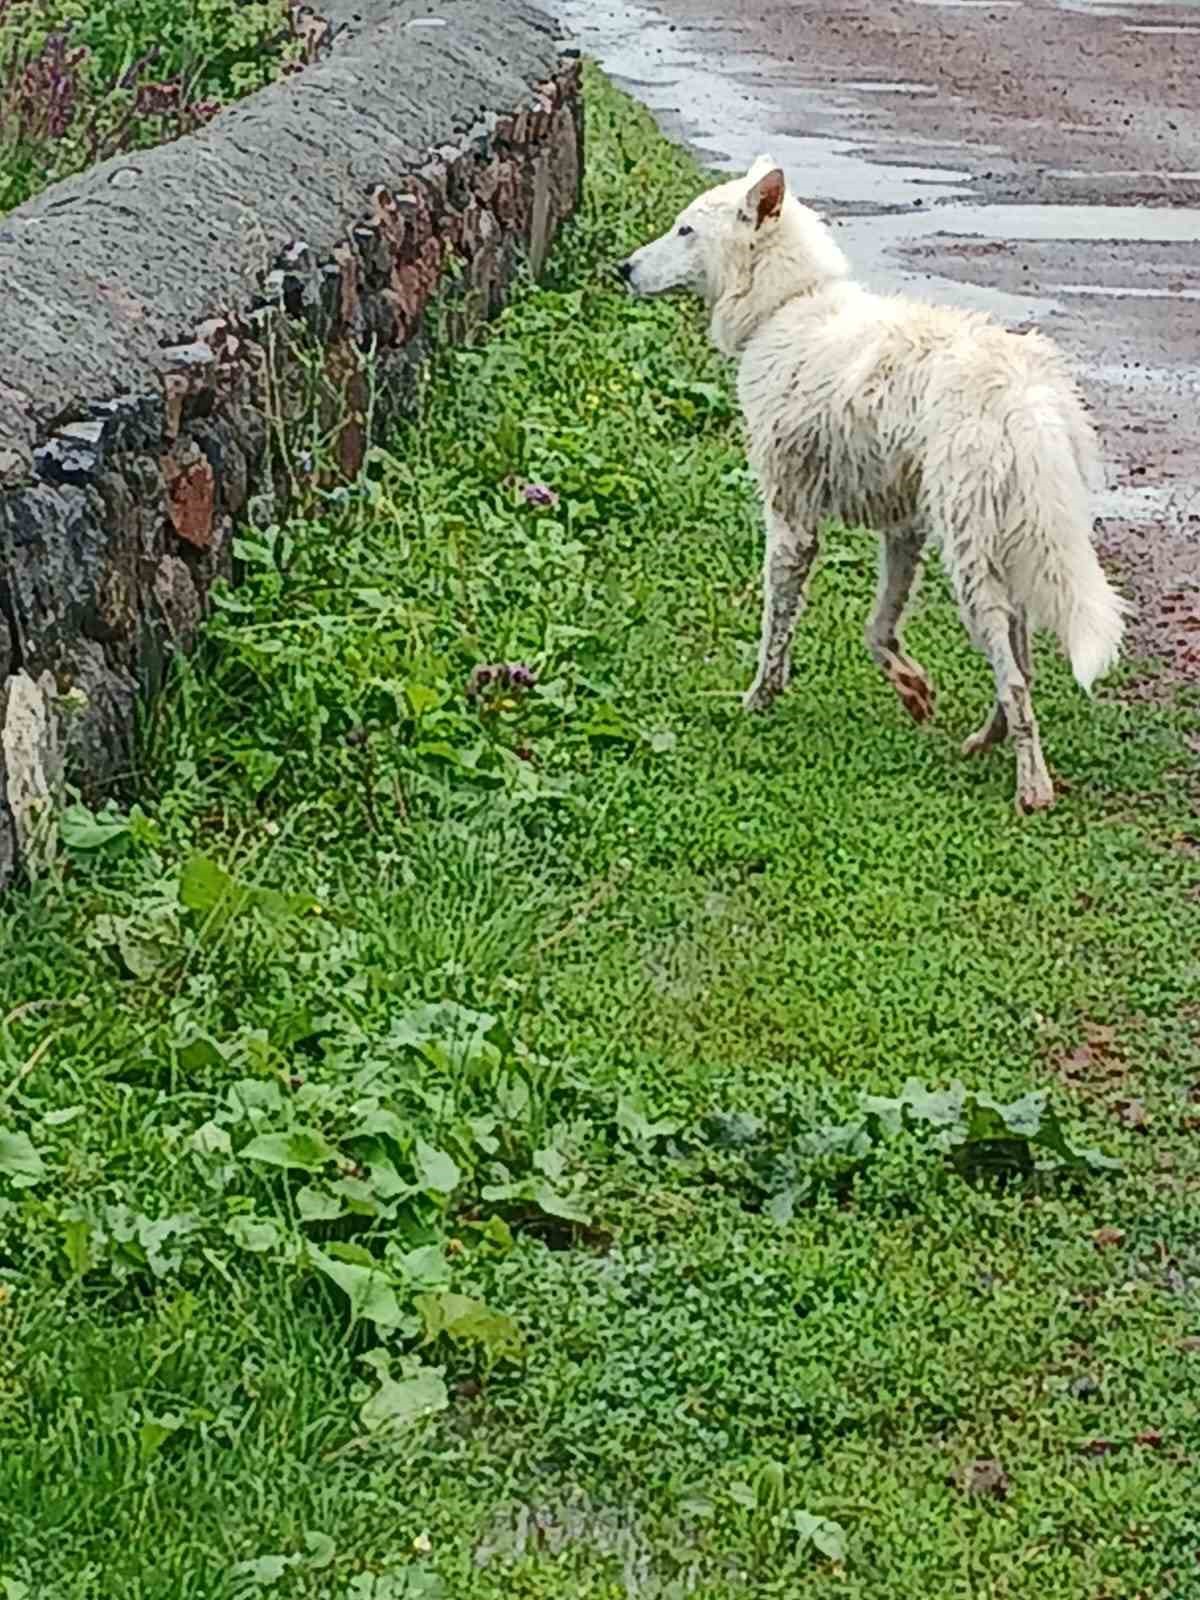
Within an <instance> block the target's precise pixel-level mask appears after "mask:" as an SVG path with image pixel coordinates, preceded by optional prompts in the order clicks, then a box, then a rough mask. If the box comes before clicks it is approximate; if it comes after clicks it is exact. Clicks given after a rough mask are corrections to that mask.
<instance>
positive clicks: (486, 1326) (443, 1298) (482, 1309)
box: [413, 1292, 525, 1361]
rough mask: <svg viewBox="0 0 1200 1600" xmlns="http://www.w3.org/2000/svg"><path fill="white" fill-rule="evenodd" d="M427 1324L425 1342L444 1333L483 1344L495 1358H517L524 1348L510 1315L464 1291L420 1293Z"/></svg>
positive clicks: (416, 1302) (419, 1308) (422, 1315)
mask: <svg viewBox="0 0 1200 1600" xmlns="http://www.w3.org/2000/svg"><path fill="white" fill-rule="evenodd" d="M413 1304H414V1305H415V1306H416V1309H417V1314H418V1315H419V1316H420V1318H421V1320H422V1322H423V1323H424V1324H425V1343H426V1344H432V1343H433V1341H434V1340H435V1339H438V1338H440V1337H441V1336H442V1334H445V1335H446V1337H447V1338H448V1339H452V1340H455V1341H456V1342H458V1343H463V1344H467V1343H470V1344H479V1345H482V1346H483V1348H484V1350H485V1351H486V1352H487V1354H488V1357H489V1359H490V1360H492V1361H498V1360H501V1359H502V1358H504V1357H507V1358H509V1359H510V1360H516V1359H517V1358H518V1357H519V1356H520V1355H521V1354H522V1352H523V1351H524V1348H525V1342H524V1340H523V1339H522V1337H521V1332H520V1329H519V1328H518V1327H517V1325H516V1323H515V1322H514V1321H513V1319H512V1318H511V1317H510V1316H507V1315H506V1314H505V1313H504V1312H502V1311H493V1310H492V1308H491V1307H490V1306H488V1305H485V1304H484V1302H483V1301H482V1300H474V1299H472V1298H471V1296H470V1295H465V1294H451V1293H448V1292H447V1293H442V1294H419V1295H417V1297H416V1299H415V1300H414V1302H413Z"/></svg>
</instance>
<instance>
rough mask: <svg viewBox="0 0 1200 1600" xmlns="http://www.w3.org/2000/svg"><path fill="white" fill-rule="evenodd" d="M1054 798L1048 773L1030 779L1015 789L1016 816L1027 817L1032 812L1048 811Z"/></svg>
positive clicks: (1052, 785)
mask: <svg viewBox="0 0 1200 1600" xmlns="http://www.w3.org/2000/svg"><path fill="white" fill-rule="evenodd" d="M1054 798H1055V796H1054V784H1053V783H1052V782H1051V780H1050V775H1049V773H1041V774H1039V775H1037V776H1035V777H1033V778H1030V779H1029V780H1028V781H1026V782H1024V783H1021V784H1019V785H1018V787H1017V801H1016V805H1017V815H1018V816H1019V817H1027V816H1029V815H1031V813H1033V812H1034V811H1049V810H1050V807H1051V806H1052V805H1053V804H1054Z"/></svg>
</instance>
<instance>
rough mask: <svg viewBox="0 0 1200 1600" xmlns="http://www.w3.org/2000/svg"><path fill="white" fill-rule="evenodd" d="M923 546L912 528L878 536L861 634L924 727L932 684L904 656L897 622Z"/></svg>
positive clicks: (912, 585)
mask: <svg viewBox="0 0 1200 1600" xmlns="http://www.w3.org/2000/svg"><path fill="white" fill-rule="evenodd" d="M924 544H925V536H924V534H923V533H922V532H921V531H919V530H918V529H917V528H914V527H907V528H903V529H896V530H894V531H892V532H889V533H887V534H885V535H884V536H883V537H882V539H881V542H880V559H879V590H878V593H877V595H876V597H875V609H874V611H873V612H872V613H871V620H870V621H869V622H868V623H867V633H866V639H867V649H868V650H869V651H870V652H871V655H872V657H873V658H874V659H875V661H876V662H878V664H879V666H880V668H881V669H882V671H883V672H884V674H885V675H886V677H887V679H888V681H889V683H890V684H891V685H892V688H893V689H895V691H896V693H897V694H898V695H899V697H900V703H901V705H902V706H903V707H904V709H905V710H906V711H907V712H908V714H909V716H910V717H911V718H912V719H913V721H914V722H927V721H928V720H929V718H930V717H931V716H932V715H933V706H934V693H933V684H932V683H931V682H930V681H929V675H928V673H927V672H926V671H925V669H924V667H922V666H920V665H919V664H918V663H917V662H916V661H913V660H912V658H911V657H909V656H906V655H905V653H904V648H903V646H902V644H901V642H900V623H901V620H902V618H903V616H904V609H905V607H906V606H907V604H908V602H909V599H910V598H911V596H912V593H913V589H914V588H915V586H916V582H917V578H918V576H919V574H920V571H921V555H922V550H923V548H924Z"/></svg>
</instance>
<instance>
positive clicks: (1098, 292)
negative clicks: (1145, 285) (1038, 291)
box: [1054, 283, 1200, 300]
mask: <svg viewBox="0 0 1200 1600" xmlns="http://www.w3.org/2000/svg"><path fill="white" fill-rule="evenodd" d="M1054 292H1055V294H1070V295H1091V296H1092V297H1093V298H1096V299H1104V298H1107V299H1109V300H1200V289H1142V288H1131V287H1128V288H1127V287H1116V286H1115V285H1109V286H1107V287H1106V286H1105V285H1104V284H1102V283H1056V284H1055V285H1054Z"/></svg>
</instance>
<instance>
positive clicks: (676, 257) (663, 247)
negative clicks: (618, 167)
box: [617, 156, 846, 305]
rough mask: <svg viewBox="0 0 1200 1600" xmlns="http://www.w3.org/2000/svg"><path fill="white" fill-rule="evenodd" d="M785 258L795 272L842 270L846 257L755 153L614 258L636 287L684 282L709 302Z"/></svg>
mask: <svg viewBox="0 0 1200 1600" xmlns="http://www.w3.org/2000/svg"><path fill="white" fill-rule="evenodd" d="M784 258H786V265H787V268H788V271H789V274H790V276H792V278H793V279H795V280H809V281H816V280H821V279H825V278H835V277H842V276H844V274H845V272H846V262H845V258H844V257H843V255H842V253H841V251H840V250H839V249H838V247H837V245H836V244H835V243H834V241H833V238H832V236H831V235H830V233H829V230H828V229H827V228H826V227H825V224H824V222H823V220H822V218H821V217H819V216H818V215H817V213H816V212H815V211H810V210H809V209H808V207H807V206H804V205H801V203H800V202H799V201H798V200H797V199H796V198H795V197H794V196H793V195H791V194H790V193H789V192H788V187H787V182H786V180H785V178H784V175H783V171H782V169H781V168H780V167H779V166H778V165H777V164H776V163H775V162H774V161H772V160H771V158H770V157H769V156H760V157H759V158H758V160H757V161H756V162H755V163H754V165H753V166H752V167H751V168H750V171H749V172H748V173H747V174H746V175H745V177H743V178H734V179H732V180H731V181H730V182H728V183H721V184H718V185H717V187H716V188H714V189H709V190H707V191H706V192H705V193H704V194H702V195H700V196H698V198H697V199H695V200H693V201H692V203H691V205H690V206H688V207H686V209H685V210H683V211H682V212H680V214H679V216H678V217H676V219H675V222H674V223H673V224H672V226H671V227H670V228H669V229H668V231H667V232H666V233H664V234H663V235H662V236H661V237H660V238H658V239H654V240H652V241H651V243H649V244H645V245H643V246H642V247H641V249H640V250H635V251H634V252H633V254H632V255H631V256H628V257H627V258H626V259H625V260H624V261H622V262H620V263H618V266H617V272H618V273H619V275H620V276H621V278H622V279H623V280H624V282H625V284H626V286H627V287H628V288H629V289H630V290H631V291H632V292H633V293H634V294H643V295H653V294H665V293H667V292H668V291H669V290H672V289H689V290H691V291H692V292H693V293H694V294H698V295H700V296H701V297H702V298H703V299H704V300H705V301H706V302H707V303H708V304H709V305H714V304H715V303H716V302H717V301H718V300H720V299H721V297H722V296H723V295H724V294H726V293H728V292H729V291H730V290H737V291H738V292H744V291H745V290H746V288H747V287H748V286H749V284H750V283H752V282H753V280H754V278H755V276H756V273H757V271H758V268H759V264H760V263H761V262H764V261H767V260H770V261H772V262H773V263H775V264H777V265H783V264H784Z"/></svg>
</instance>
